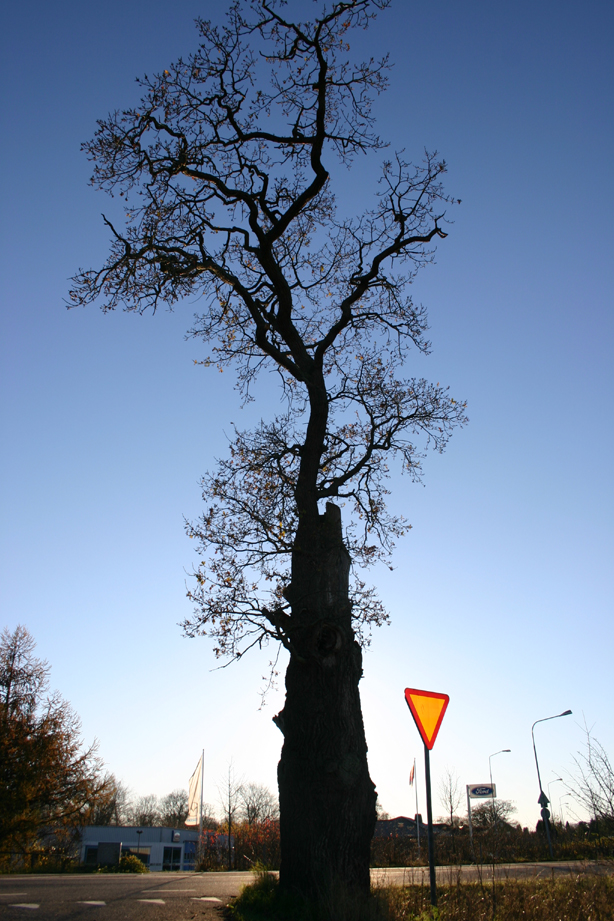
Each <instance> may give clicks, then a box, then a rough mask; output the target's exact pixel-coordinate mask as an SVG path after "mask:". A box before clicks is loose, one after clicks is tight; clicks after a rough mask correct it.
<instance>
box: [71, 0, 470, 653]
mask: <svg viewBox="0 0 614 921" xmlns="http://www.w3.org/2000/svg"><path fill="white" fill-rule="evenodd" d="M386 6H388V2H387V0H348V2H337V3H334V4H333V6H332V8H331V10H330V12H329V13H327V14H326V13H325V14H323V15H322V16H321V17H320V18H318V19H316V20H315V21H314V22H310V23H299V24H295V23H293V22H290V21H289V20H287V19H285V18H284V17H283V15H282V12H281V9H282V7H281V5H280V4H278V3H276V2H274V0H271V2H269V0H263V2H252V3H241V2H236V3H234V4H233V5H232V6H231V7H230V10H229V12H228V19H227V24H226V25H225V26H224V27H223V28H220V27H217V26H214V25H212V24H211V23H210V22H206V21H204V20H199V21H198V30H199V34H200V39H201V44H200V46H199V48H198V50H197V51H196V52H195V53H194V54H192V55H190V56H189V57H188V58H187V59H185V60H184V59H180V60H179V61H177V63H176V64H174V65H171V66H170V67H169V69H167V70H164V71H163V72H162V73H160V74H157V75H155V76H153V77H144V78H143V79H142V80H141V81H140V84H141V86H142V89H143V98H142V100H141V102H140V104H139V105H138V106H137V107H135V108H131V109H127V110H125V111H122V112H115V113H113V114H112V115H110V116H109V117H108V118H107V119H105V120H102V121H100V122H99V127H98V131H97V133H96V136H95V138H94V139H93V140H92V141H91V142H89V143H87V144H85V145H84V148H85V150H86V152H87V153H88V155H89V157H90V158H91V160H92V161H93V162H94V173H93V177H92V183H93V185H94V186H95V187H97V188H100V189H103V190H105V191H107V192H113V193H115V192H119V194H120V195H121V196H123V197H125V199H126V224H125V228H124V229H118V228H116V227H115V226H113V225H112V224H111V222H110V221H108V220H106V218H105V220H106V223H107V225H108V226H109V229H110V230H111V233H112V246H111V251H110V255H109V258H108V260H107V262H106V263H105V265H104V266H103V267H102V268H100V269H98V270H89V271H81V272H80V273H79V275H78V276H76V279H75V286H74V288H73V291H72V293H71V303H72V304H74V305H76V304H87V303H90V302H93V301H98V302H99V303H100V304H101V305H102V307H103V309H104V310H112V309H114V308H116V307H117V306H120V305H122V306H123V307H124V308H125V309H128V310H134V311H139V312H142V311H144V310H146V309H154V310H155V309H156V307H157V306H158V305H159V304H160V303H165V304H167V305H173V304H175V303H176V302H178V301H180V300H182V299H184V298H186V297H187V296H190V297H191V298H192V299H193V298H194V296H197V297H198V298H200V299H201V300H202V303H203V309H202V312H201V313H199V315H198V316H197V318H196V322H195V324H194V326H193V328H192V330H191V335H193V336H195V337H198V338H201V339H202V340H203V341H205V342H206V343H209V344H210V353H209V356H208V357H207V358H206V359H204V363H205V364H211V363H213V364H216V365H217V366H219V367H220V368H224V367H227V366H232V368H233V369H234V371H235V374H236V376H237V385H238V387H239V389H240V390H241V392H242V394H243V397H244V398H245V399H247V400H249V399H250V396H251V389H250V388H252V385H253V383H254V380H255V378H256V377H257V375H258V374H259V373H261V372H262V371H263V370H271V369H272V370H275V371H276V372H277V373H278V375H279V381H280V386H281V390H282V394H283V400H284V402H285V407H284V410H283V412H281V413H280V414H279V415H278V416H276V417H275V418H274V419H271V420H268V421H263V422H262V423H261V424H260V426H259V427H258V428H257V429H256V430H254V431H246V432H245V431H244V432H242V431H237V432H235V438H234V440H233V442H232V443H231V445H230V455H229V457H227V458H224V459H221V460H220V461H219V463H218V466H217V469H216V470H215V471H213V472H212V473H210V474H207V475H206V476H205V478H204V480H203V496H204V499H205V502H206V504H207V511H206V512H205V514H204V515H203V516H202V518H201V520H200V521H198V522H194V523H192V524H190V525H189V526H188V532H189V534H190V536H191V537H193V538H195V539H196V540H197V541H198V542H199V543H200V545H201V547H202V552H201V555H202V557H203V560H202V563H201V564H200V566H199V567H198V571H197V573H196V578H197V586H196V588H195V589H194V590H193V591H192V592H191V597H192V598H193V600H194V601H195V602H196V606H197V614H196V616H195V617H194V618H193V619H191V620H190V619H188V620H186V622H185V624H184V626H185V628H186V630H187V632H188V633H199V632H208V633H209V634H211V635H213V636H214V638H215V639H216V641H217V647H216V648H217V652H218V653H219V654H221V655H229V656H239V655H241V653H242V652H243V651H244V650H245V648H246V647H247V646H248V645H250V644H253V643H261V642H262V641H263V639H268V638H273V639H275V640H278V641H279V642H281V643H283V644H284V645H285V646H286V647H288V648H289V647H290V645H291V638H290V636H289V634H288V630H287V621H285V620H284V613H287V612H288V610H289V605H288V600H287V598H285V597H284V589H287V586H288V584H289V582H290V576H289V569H290V565H289V561H290V557H291V554H292V552H293V551H294V550H296V536H297V532H298V530H299V522H300V520H301V518H305V519H307V518H309V517H311V518H313V516H314V515H316V514H317V511H318V506H319V505H321V504H322V503H325V502H326V501H330V500H333V499H334V500H341V501H342V502H344V504H345V506H346V508H347V513H349V515H351V519H350V518H348V520H347V521H346V525H347V526H348V527H347V529H346V534H345V540H346V545H347V547H348V549H349V551H350V554H351V556H352V559H353V561H354V563H355V564H359V565H368V564H369V563H372V562H374V561H375V560H378V559H382V558H387V556H388V554H389V552H390V551H391V549H392V547H393V543H394V539H395V538H396V537H398V536H399V535H401V534H402V533H403V532H404V530H405V528H406V522H405V521H404V520H403V518H402V516H400V515H397V514H393V513H391V512H390V511H389V510H388V508H387V504H386V496H387V489H386V480H387V477H388V472H389V471H388V464H389V459H390V458H392V457H394V456H396V457H397V458H398V459H399V460H400V463H401V465H402V467H403V469H404V470H405V471H406V472H407V473H409V475H410V476H412V477H413V478H414V479H418V478H419V477H420V473H421V460H422V456H423V452H424V448H425V447H426V446H428V445H430V446H431V447H433V448H435V449H436V450H438V451H441V450H443V448H444V447H445V445H446V442H447V440H448V438H449V436H450V434H451V431H452V429H453V427H454V426H455V425H458V424H460V423H462V422H463V421H464V418H465V416H464V404H463V403H462V402H457V401H455V400H454V399H453V398H451V397H450V396H449V395H448V393H447V390H446V388H444V387H442V386H440V385H439V384H437V385H433V384H430V383H428V382H427V381H426V380H425V379H424V378H422V377H421V376H417V377H410V378H408V379H404V378H403V377H402V376H400V375H401V371H402V369H403V365H404V363H405V361H406V359H407V357H408V353H409V352H410V350H412V349H414V350H417V351H418V352H421V353H428V351H429V349H430V343H429V341H428V339H427V319H426V311H425V309H424V307H423V306H422V305H420V304H416V303H414V301H413V299H412V297H411V296H410V295H409V293H408V289H409V286H410V284H411V282H412V280H413V278H414V276H415V274H416V272H417V271H418V270H419V268H420V267H422V266H423V265H424V264H425V263H427V262H429V261H431V260H432V257H433V252H434V250H433V244H434V242H435V241H436V240H437V239H440V238H443V237H445V236H446V232H445V230H444V227H445V225H446V208H447V206H448V205H449V204H450V202H451V199H450V198H449V196H447V195H446V194H445V192H444V190H443V186H442V182H441V179H442V176H443V174H444V172H445V170H446V165H445V162H444V161H443V160H442V159H441V158H440V157H438V155H437V154H436V153H425V155H424V159H423V161H422V162H421V163H419V164H418V165H416V166H412V165H410V164H409V163H408V162H406V160H405V158H404V156H403V155H402V154H395V155H393V156H386V157H384V158H382V163H381V174H380V178H379V184H378V186H377V189H376V191H375V194H374V196H373V198H372V200H371V202H370V203H369V201H368V199H367V200H366V201H365V200H361V201H360V207H361V209H362V210H361V211H360V212H359V213H357V214H353V215H352V214H350V215H348V214H343V213H340V209H338V208H337V205H336V200H335V194H334V190H333V183H332V174H331V170H334V167H335V161H336V162H337V163H341V164H342V165H345V166H348V167H350V166H351V164H352V162H353V160H354V159H355V157H356V156H357V155H360V154H365V153H367V152H369V151H376V152H377V151H382V150H383V149H384V147H385V146H386V145H385V144H384V143H383V142H382V140H381V139H380V138H379V137H378V136H377V134H376V133H375V131H374V126H373V122H374V118H373V114H372V103H373V97H374V96H375V95H377V94H379V93H380V92H382V91H383V90H384V89H385V87H386V83H387V72H388V69H389V65H388V60H387V58H384V59H383V60H380V61H375V60H373V59H371V60H368V61H366V62H363V63H360V64H356V63H354V62H350V61H349V60H348V51H349V47H350V46H349V43H348V40H349V36H350V33H351V31H352V30H353V29H356V28H366V27H367V25H368V24H369V22H370V20H371V19H373V18H374V16H375V13H376V12H377V11H378V10H380V9H383V8H384V7H386ZM347 513H346V514H347ZM353 600H354V602H355V609H354V615H355V619H356V620H357V622H358V624H360V623H361V622H362V623H365V624H368V623H381V622H382V620H383V619H384V618H385V614H384V611H383V609H382V608H381V606H380V605H379V604H378V603H377V601H376V599H375V598H374V596H373V595H372V593H371V592H369V591H365V587H364V584H363V583H362V582H360V581H358V580H357V581H356V582H355V583H354V586H353Z"/></svg>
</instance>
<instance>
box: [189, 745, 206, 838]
mask: <svg viewBox="0 0 614 921" xmlns="http://www.w3.org/2000/svg"><path fill="white" fill-rule="evenodd" d="M202 785H203V755H201V756H200V758H199V759H198V764H197V765H196V770H195V771H194V773H193V774H192V776H191V777H190V787H189V795H188V817H187V819H186V820H185V824H186V825H198V824H199V823H200V801H201V798H202Z"/></svg>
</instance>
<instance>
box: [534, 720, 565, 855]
mask: <svg viewBox="0 0 614 921" xmlns="http://www.w3.org/2000/svg"><path fill="white" fill-rule="evenodd" d="M560 716H571V710H564V711H563V713H555V715H554V716H545V717H544V718H543V719H541V720H535V722H534V723H533V725H532V726H531V738H532V739H533V754H534V755H535V767H536V768H537V780H538V782H539V799H538V800H537V802H538V803H539V805H540V806H541V807H542V819H543V820H544V828H545V829H546V838H547V840H548V850H549V851H550V860H554V854H553V853H552V841H551V840H550V823H549V822H548V819H549V818H550V813H549V811H548V803H549V802H550V800H549V799H548V797H547V796H546V794H545V793H544V791H543V789H542V779H541V776H540V773H539V762H538V760H537V749H536V748H535V727H536V726H537V724H538V723H547V722H548V720H558V718H559V717H560Z"/></svg>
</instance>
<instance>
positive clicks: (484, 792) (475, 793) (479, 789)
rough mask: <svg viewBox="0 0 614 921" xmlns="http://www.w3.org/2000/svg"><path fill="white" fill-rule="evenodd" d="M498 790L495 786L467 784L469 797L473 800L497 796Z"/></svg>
mask: <svg viewBox="0 0 614 921" xmlns="http://www.w3.org/2000/svg"><path fill="white" fill-rule="evenodd" d="M496 795H497V789H496V787H495V785H494V784H489V783H474V784H467V796H469V797H471V798H472V799H485V798H486V797H487V796H496Z"/></svg>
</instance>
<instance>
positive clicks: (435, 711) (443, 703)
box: [405, 688, 450, 905]
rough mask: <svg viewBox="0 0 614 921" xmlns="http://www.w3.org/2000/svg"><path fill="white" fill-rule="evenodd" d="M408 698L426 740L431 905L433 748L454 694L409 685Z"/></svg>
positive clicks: (433, 895)
mask: <svg viewBox="0 0 614 921" xmlns="http://www.w3.org/2000/svg"><path fill="white" fill-rule="evenodd" d="M405 701H406V703H407V706H408V707H409V709H410V711H411V715H412V716H413V718H414V722H415V724H416V727H417V729H418V732H419V733H420V735H421V736H422V741H423V742H424V774H425V782H426V815H427V821H428V849H429V875H430V881H431V905H437V882H436V877H435V842H434V839H433V807H432V801H431V760H430V751H431V749H432V747H433V745H434V744H435V739H436V738H437V733H438V732H439V727H440V726H441V722H442V720H443V717H444V713H445V712H446V709H447V706H448V704H449V702H450V698H449V697H448V695H447V694H437V693H435V692H434V691H419V690H417V689H416V688H405Z"/></svg>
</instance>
